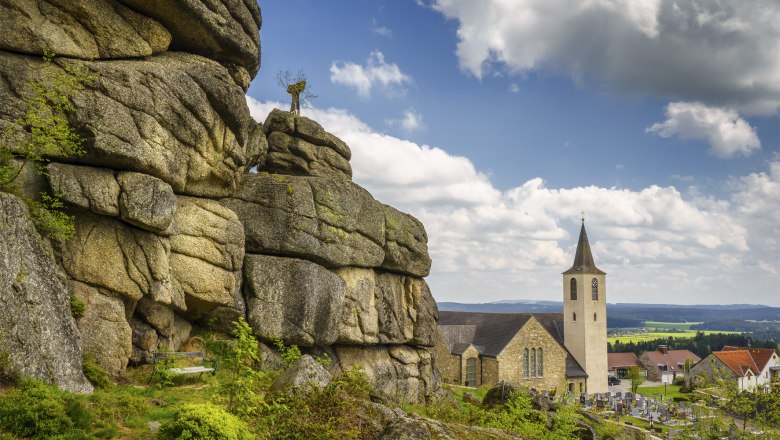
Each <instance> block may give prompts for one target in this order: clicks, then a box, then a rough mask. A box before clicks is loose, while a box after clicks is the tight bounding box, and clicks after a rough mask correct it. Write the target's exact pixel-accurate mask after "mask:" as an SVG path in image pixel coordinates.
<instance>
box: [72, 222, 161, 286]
mask: <svg viewBox="0 0 780 440" xmlns="http://www.w3.org/2000/svg"><path fill="white" fill-rule="evenodd" d="M75 233H76V235H75V237H74V238H72V239H70V240H68V241H65V242H63V243H62V245H61V246H62V265H63V267H64V268H65V271H66V272H67V273H68V275H69V276H70V278H73V279H74V280H77V281H82V282H84V283H87V284H90V285H93V286H99V287H103V288H106V289H108V290H111V291H113V292H117V293H120V294H122V295H124V296H125V297H126V298H128V299H130V300H133V301H137V300H139V299H141V297H143V296H144V295H152V296H153V297H157V296H161V297H164V296H166V295H167V293H166V292H167V290H168V289H169V288H170V286H169V284H170V273H169V263H168V260H169V254H170V243H169V240H168V239H167V238H164V237H160V236H158V235H156V234H153V233H151V232H147V231H143V230H141V229H138V228H135V227H132V226H130V225H128V224H126V223H123V222H121V221H119V220H116V219H112V218H109V217H101V216H97V215H95V214H92V213H90V212H86V211H79V212H77V213H76V231H75Z"/></svg>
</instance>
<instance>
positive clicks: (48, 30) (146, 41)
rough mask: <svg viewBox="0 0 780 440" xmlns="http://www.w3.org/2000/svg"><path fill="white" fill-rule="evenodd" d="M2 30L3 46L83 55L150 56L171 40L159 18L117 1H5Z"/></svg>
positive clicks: (0, 6)
mask: <svg viewBox="0 0 780 440" xmlns="http://www.w3.org/2000/svg"><path fill="white" fill-rule="evenodd" d="M0 29H3V30H4V31H3V32H2V33H0V49H4V50H10V51H15V52H24V53H29V54H36V55H42V54H43V52H44V50H50V51H52V52H54V53H55V54H57V55H60V56H67V57H73V58H82V59H93V58H103V59H106V58H131V57H147V56H150V55H153V54H156V53H160V52H164V51H165V50H167V49H168V45H169V44H170V42H171V35H170V33H169V32H168V30H167V29H165V28H164V27H163V26H161V25H160V23H158V22H157V21H155V20H153V19H151V18H149V17H148V16H146V15H142V14H139V13H137V12H135V11H133V10H131V9H130V8H128V7H126V6H123V5H121V4H118V3H116V2H113V1H106V2H103V1H90V0H78V1H73V0H16V1H13V2H10V1H3V2H0Z"/></svg>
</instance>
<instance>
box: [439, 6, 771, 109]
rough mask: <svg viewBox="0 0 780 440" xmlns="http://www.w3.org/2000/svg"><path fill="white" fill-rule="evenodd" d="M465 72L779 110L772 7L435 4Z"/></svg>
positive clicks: (723, 104)
mask: <svg viewBox="0 0 780 440" xmlns="http://www.w3.org/2000/svg"><path fill="white" fill-rule="evenodd" d="M432 6H433V8H434V9H435V10H437V11H439V12H440V13H441V14H443V15H444V16H445V17H446V18H449V19H452V20H455V21H457V24H458V30H457V37H458V41H459V42H458V45H457V49H456V52H457V55H458V58H459V61H460V66H461V68H462V69H464V70H466V71H468V72H470V73H472V74H473V75H475V76H477V77H482V76H483V75H484V74H485V73H488V72H490V70H492V69H496V68H499V69H502V70H503V69H506V70H507V71H509V72H511V73H523V72H527V71H532V70H552V71H556V72H562V73H564V74H568V75H571V76H572V77H573V78H574V79H575V80H577V81H580V82H582V81H587V80H589V79H592V80H595V81H597V82H599V83H603V84H605V85H606V86H607V87H608V88H610V89H614V90H618V91H621V92H629V93H638V94H644V95H651V96H657V97H662V98H667V99H672V100H679V101H699V102H703V103H705V104H707V105H709V106H717V107H728V108H734V109H736V110H738V111H740V112H743V113H745V112H746V113H762V114H771V113H773V112H775V111H776V110H777V109H778V107H780V57H778V56H777V54H778V51H780V21H778V20H777V17H778V15H780V3H779V2H777V1H776V0H754V1H744V0H721V1H717V2H715V1H704V2H702V1H697V0H584V1H579V2H572V1H570V0H544V1H539V0H516V1H506V0H483V1H478V2H477V1H473V0H435V1H434V2H433V5H432Z"/></svg>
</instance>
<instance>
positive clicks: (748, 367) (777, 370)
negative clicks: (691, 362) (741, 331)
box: [691, 346, 780, 391]
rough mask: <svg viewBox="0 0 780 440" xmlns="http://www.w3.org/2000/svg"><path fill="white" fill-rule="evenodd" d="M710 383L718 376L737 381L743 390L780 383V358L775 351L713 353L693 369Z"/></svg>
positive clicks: (731, 348) (739, 349)
mask: <svg viewBox="0 0 780 440" xmlns="http://www.w3.org/2000/svg"><path fill="white" fill-rule="evenodd" d="M691 373H692V374H698V373H703V374H704V375H706V376H707V378H709V379H710V380H711V379H712V378H714V377H715V376H716V375H720V376H721V377H723V376H725V377H727V378H729V377H730V378H733V379H735V380H736V381H737V387H738V389H739V390H740V391H743V390H753V389H760V388H765V387H769V386H770V385H771V384H772V383H778V384H780V356H778V354H777V352H776V351H775V350H773V349H771V348H751V347H734V346H725V347H723V350H721V351H713V352H712V353H710V354H709V355H708V356H707V357H705V358H704V359H703V360H702V361H701V362H699V363H698V364H696V365H695V366H694V367H693V368H692V369H691Z"/></svg>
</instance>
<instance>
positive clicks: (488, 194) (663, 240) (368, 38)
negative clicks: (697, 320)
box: [248, 0, 780, 305]
mask: <svg viewBox="0 0 780 440" xmlns="http://www.w3.org/2000/svg"><path fill="white" fill-rule="evenodd" d="M260 6H261V8H262V13H263V28H262V30H261V40H262V51H263V53H262V67H261V70H260V73H259V74H258V76H257V77H256V78H255V80H254V81H253V82H252V86H251V88H250V90H249V92H248V96H249V103H250V107H251V108H252V110H253V112H254V114H255V116H256V117H257V118H258V119H259V120H263V119H264V116H265V114H266V113H267V111H268V110H269V109H270V108H272V107H273V106H282V105H285V104H284V103H286V102H288V96H287V95H286V93H285V92H284V90H282V89H281V88H280V87H279V86H277V85H276V73H277V72H278V71H280V70H284V69H290V70H292V71H297V70H299V69H302V70H303V71H305V72H306V75H307V77H308V82H309V84H310V85H311V87H312V89H313V91H314V93H316V94H317V95H319V97H318V98H317V99H316V100H313V101H312V102H311V108H309V109H305V110H304V115H307V116H309V117H312V118H314V119H316V120H318V121H319V122H320V123H322V124H323V125H324V126H325V128H326V129H328V130H330V131H332V132H334V133H335V134H337V135H338V136H340V137H342V138H343V139H344V140H346V141H347V142H348V143H349V144H350V146H351V147H352V149H353V153H354V156H355V157H354V158H353V161H352V165H353V168H354V170H355V177H354V180H355V182H356V183H358V184H360V185H362V186H364V187H366V188H367V189H369V190H370V191H371V192H372V194H374V196H375V197H376V198H377V199H379V200H380V201H382V202H385V203H390V204H393V205H395V206H397V207H399V208H401V209H405V210H407V211H408V212H411V213H412V214H414V215H415V216H417V217H418V218H420V219H421V220H422V221H423V222H424V223H425V225H426V228H427V230H428V233H429V236H430V245H431V254H432V257H433V259H434V266H433V270H432V273H431V276H430V277H429V278H428V282H429V284H430V285H431V288H432V291H433V294H434V296H435V297H436V299H437V300H458V301H471V300H474V301H490V300H502V299H558V298H559V297H560V296H561V278H560V272H562V271H564V270H565V269H567V268H568V266H569V265H570V264H571V258H572V254H573V246H574V245H575V244H576V236H577V231H578V225H579V213H580V211H582V210H584V211H585V212H586V218H587V221H588V223H587V226H588V231H589V235H590V237H591V240H592V243H591V244H592V245H593V246H594V253H595V254H596V255H595V257H596V259H597V262H598V263H599V265H600V266H601V268H602V269H604V270H606V271H607V272H608V273H609V274H610V276H609V278H608V282H609V283H610V287H609V290H608V301H610V302H679V303H731V302H743V303H764V304H772V305H780V275H778V268H780V118H779V117H778V108H780V60H778V58H780V57H777V53H780V26H779V25H778V24H777V23H778V22H780V12H778V11H779V9H778V8H780V7H779V6H778V5H777V4H776V3H775V2H772V1H766V2H760V1H759V2H749V4H747V5H746V4H744V2H740V1H734V2H729V1H721V2H693V1H692V0H691V1H681V0H680V1H674V0H641V1H640V0H630V1H629V0H590V1H588V2H573V3H572V2H568V1H564V0H546V1H541V0H540V1H533V0H517V1H516V2H508V1H498V0H484V1H480V2H474V1H469V0H436V1H426V2H423V1H414V0H408V1H407V0H394V1H346V0H339V1H332V2H322V1H303V0H283V1H282V0H275V1H261V2H260ZM772 17H774V19H773V18H772ZM735 293H738V295H735Z"/></svg>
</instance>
